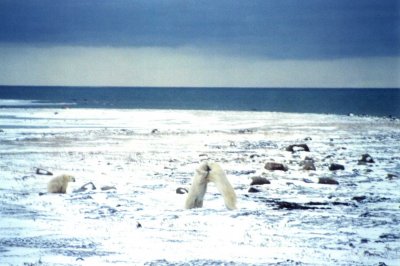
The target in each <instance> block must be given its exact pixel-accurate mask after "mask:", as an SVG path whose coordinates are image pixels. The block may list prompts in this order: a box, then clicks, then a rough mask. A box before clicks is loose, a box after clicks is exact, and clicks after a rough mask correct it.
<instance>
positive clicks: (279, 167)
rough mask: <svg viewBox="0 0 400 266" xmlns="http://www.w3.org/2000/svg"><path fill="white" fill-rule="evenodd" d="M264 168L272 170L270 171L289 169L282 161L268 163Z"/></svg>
mask: <svg viewBox="0 0 400 266" xmlns="http://www.w3.org/2000/svg"><path fill="white" fill-rule="evenodd" d="M264 168H265V169H267V170H270V171H276V170H279V171H285V172H286V171H287V170H289V169H288V167H287V166H286V165H284V164H281V163H275V162H268V163H266V164H265V166H264Z"/></svg>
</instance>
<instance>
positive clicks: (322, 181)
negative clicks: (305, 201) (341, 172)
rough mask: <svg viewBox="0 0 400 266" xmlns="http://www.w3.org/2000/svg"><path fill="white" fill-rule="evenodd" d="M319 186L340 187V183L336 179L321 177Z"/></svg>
mask: <svg viewBox="0 0 400 266" xmlns="http://www.w3.org/2000/svg"><path fill="white" fill-rule="evenodd" d="M318 184H325V185H339V182H338V181H336V180H335V179H332V178H329V177H320V178H319V179H318Z"/></svg>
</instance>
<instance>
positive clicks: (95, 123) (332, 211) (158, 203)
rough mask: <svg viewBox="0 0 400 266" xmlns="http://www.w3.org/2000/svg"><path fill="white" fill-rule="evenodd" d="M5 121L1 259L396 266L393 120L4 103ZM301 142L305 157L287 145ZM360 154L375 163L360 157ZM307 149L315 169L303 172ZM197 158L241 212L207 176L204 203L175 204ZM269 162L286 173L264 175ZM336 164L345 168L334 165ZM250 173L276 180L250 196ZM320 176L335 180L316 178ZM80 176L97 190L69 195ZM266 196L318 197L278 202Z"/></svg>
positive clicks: (399, 161) (397, 181) (398, 181)
mask: <svg viewBox="0 0 400 266" xmlns="http://www.w3.org/2000/svg"><path fill="white" fill-rule="evenodd" d="M0 130H1V131H0V170H1V178H2V182H1V183H2V184H1V186H0V204H1V206H2V207H1V211H0V215H1V217H2V219H1V221H0V236H1V237H0V263H1V264H11V265H20V264H23V263H37V264H39V262H42V263H43V264H45V265H46V264H49V265H53V264H56V265H93V264H96V265H102V264H112V263H115V264H118V265H120V264H122V265H123V264H126V265H132V264H139V265H141V264H146V263H147V264H152V263H153V264H154V265H160V264H161V265H162V264H163V263H164V264H165V265H168V263H176V264H178V265H179V264H180V263H185V262H188V261H192V262H193V264H196V265H197V264H198V265H207V263H210V262H212V261H214V262H216V263H220V264H222V263H226V264H228V263H229V262H231V263H232V265H236V264H237V265H241V264H255V265H262V264H268V263H282V264H281V265H291V264H295V263H299V265H327V264H330V265H349V264H351V265H378V263H379V262H383V263H385V264H386V265H395V263H396V261H398V260H399V258H400V232H399V230H398V224H399V223H400V214H399V206H400V195H399V193H398V191H400V157H399V154H400V148H399V147H398V143H400V121H399V120H390V119H386V118H377V117H356V116H354V117H348V116H337V115H318V114H288V113H269V112H222V111H221V112H215V111H174V110H113V109H58V108H54V109H35V108H33V109H22V108H21V109H18V108H16V109H0ZM298 143H306V144H307V145H308V146H309V147H310V152H304V151H298V152H295V153H291V152H288V151H285V147H287V146H288V145H291V144H298ZM365 153H368V154H370V155H371V156H372V157H373V158H374V160H375V163H374V164H367V165H359V164H358V160H359V159H360V157H361V155H362V154H365ZM305 156H308V157H312V158H313V159H314V160H315V166H316V170H315V171H305V170H302V168H301V166H300V162H301V161H303V160H304V158H305ZM204 159H209V160H214V161H217V162H219V163H220V164H221V165H222V167H223V168H224V169H225V170H226V172H227V175H228V178H229V179H230V181H231V183H232V184H233V186H234V187H235V190H236V192H237V194H238V207H239V209H238V210H236V211H227V210H225V208H224V206H223V201H222V198H221V197H220V195H219V194H218V193H217V190H216V189H215V187H214V186H212V185H211V186H210V189H209V192H208V194H207V195H206V200H205V203H204V205H205V206H204V208H203V209H196V210H183V208H182V207H183V202H184V199H185V195H179V194H176V193H175V189H176V188H177V187H188V186H189V184H190V180H191V177H192V175H193V172H194V170H195V168H196V167H197V165H198V163H199V162H200V161H201V160H204ZM269 161H276V162H281V163H284V164H286V165H287V166H288V167H289V171H287V172H282V171H274V172H272V171H268V170H265V169H264V165H265V163H266V162H269ZM330 163H340V164H342V165H344V166H345V170H339V171H330V170H329V169H328V167H329V165H330ZM35 167H39V168H44V169H47V170H50V171H52V172H53V173H54V174H56V175H57V174H62V173H68V174H72V175H74V176H75V177H76V179H77V182H76V183H72V186H71V187H70V193H68V194H66V195H44V196H39V195H38V193H39V192H43V191H44V190H45V189H46V183H47V181H48V180H49V179H50V177H49V176H43V175H36V174H35V171H34V168H35ZM388 174H392V175H394V176H395V177H393V178H388ZM253 176H264V177H266V178H267V179H268V180H270V181H271V184H269V185H263V186H258V187H256V188H257V189H259V190H260V191H261V192H259V193H249V192H248V189H249V188H250V182H251V177H253ZM320 177H330V178H334V179H335V180H337V181H338V182H339V185H322V184H318V183H317V181H318V178H320ZM305 179H307V180H309V181H311V182H312V183H306V182H304V180H305ZM87 182H93V183H94V184H95V185H96V188H97V189H96V190H89V191H86V192H81V193H72V190H73V189H76V188H79V187H80V186H81V185H83V184H85V183H87ZM102 186H114V187H115V188H116V189H115V190H114V189H112V190H108V191H102V190H101V189H100V188H101V187H102ZM355 196H365V200H362V201H360V202H358V201H356V200H353V197H355ZM274 200H275V203H276V201H287V202H295V203H299V204H305V203H310V202H320V203H324V204H325V205H323V206H321V208H317V209H309V210H288V209H276V204H275V203H274ZM335 202H340V203H348V205H345V204H343V205H335V204H334V203H335ZM138 223H140V225H141V227H138V226H137V225H138Z"/></svg>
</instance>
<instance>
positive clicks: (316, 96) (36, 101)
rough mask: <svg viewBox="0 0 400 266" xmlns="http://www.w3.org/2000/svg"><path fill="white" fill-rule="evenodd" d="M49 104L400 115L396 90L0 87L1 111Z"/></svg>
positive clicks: (49, 105) (68, 106)
mask: <svg viewBox="0 0 400 266" xmlns="http://www.w3.org/2000/svg"><path fill="white" fill-rule="evenodd" d="M54 106H62V107H64V108H115V109H174V110H224V111H228V110H229V111H269V112H288V113H318V114H341V115H343V114H346V115H348V114H354V115H370V116H390V117H400V89H361V88H359V89H356V88H351V89H350V88H349V89H344V88H340V89H335V88H329V89H325V88H324V89H322V88H320V89H318V88H200V87H199V88H182V87H178V88H174V87H62V86H0V108H16V107H18V108H21V107H27V108H47V107H54Z"/></svg>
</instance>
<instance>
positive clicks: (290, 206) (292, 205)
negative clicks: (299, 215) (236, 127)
mask: <svg viewBox="0 0 400 266" xmlns="http://www.w3.org/2000/svg"><path fill="white" fill-rule="evenodd" d="M276 204H277V205H278V206H277V208H276V209H287V210H315V209H318V208H317V207H311V206H304V205H301V204H299V203H296V202H287V201H278V202H276Z"/></svg>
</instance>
